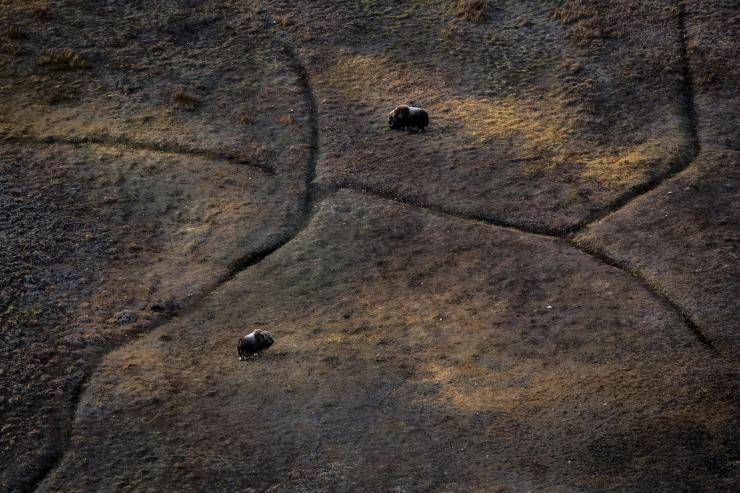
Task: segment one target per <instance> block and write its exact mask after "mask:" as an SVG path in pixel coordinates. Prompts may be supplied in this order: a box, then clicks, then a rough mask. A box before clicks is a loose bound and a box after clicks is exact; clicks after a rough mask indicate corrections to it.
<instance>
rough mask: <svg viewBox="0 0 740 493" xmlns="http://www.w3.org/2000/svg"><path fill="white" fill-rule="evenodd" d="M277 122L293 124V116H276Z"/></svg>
mask: <svg viewBox="0 0 740 493" xmlns="http://www.w3.org/2000/svg"><path fill="white" fill-rule="evenodd" d="M278 122H280V123H282V124H283V125H295V118H293V115H283V116H281V117H280V118H278Z"/></svg>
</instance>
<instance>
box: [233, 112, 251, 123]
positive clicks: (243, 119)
mask: <svg viewBox="0 0 740 493" xmlns="http://www.w3.org/2000/svg"><path fill="white" fill-rule="evenodd" d="M237 120H239V123H241V124H242V125H253V124H254V118H252V116H251V115H249V114H248V113H247V112H246V111H242V112H240V113H239V114H238V115H237Z"/></svg>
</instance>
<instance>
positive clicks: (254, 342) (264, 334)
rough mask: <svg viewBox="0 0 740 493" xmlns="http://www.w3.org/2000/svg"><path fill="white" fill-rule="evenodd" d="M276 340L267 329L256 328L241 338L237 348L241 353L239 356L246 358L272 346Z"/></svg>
mask: <svg viewBox="0 0 740 493" xmlns="http://www.w3.org/2000/svg"><path fill="white" fill-rule="evenodd" d="M274 342H275V338H274V337H273V336H272V334H271V333H269V332H268V331H266V330H259V329H258V330H255V331H253V332H250V333H249V334H247V335H245V336H244V337H242V338H240V339H239V342H238V343H237V346H236V349H237V352H238V353H239V358H240V359H244V358H246V357H247V356H249V355H251V354H255V353H259V352H260V351H264V350H265V349H267V348H269V347H270V346H272V344H273V343H274Z"/></svg>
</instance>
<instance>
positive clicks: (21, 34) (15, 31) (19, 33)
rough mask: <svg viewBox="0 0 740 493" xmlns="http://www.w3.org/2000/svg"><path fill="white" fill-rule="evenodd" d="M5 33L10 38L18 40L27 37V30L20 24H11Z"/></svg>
mask: <svg viewBox="0 0 740 493" xmlns="http://www.w3.org/2000/svg"><path fill="white" fill-rule="evenodd" d="M5 35H6V36H7V37H8V38H10V39H15V40H18V39H24V38H25V37H26V32H25V31H24V30H23V29H21V28H20V27H18V26H10V27H9V28H8V29H6V30H5Z"/></svg>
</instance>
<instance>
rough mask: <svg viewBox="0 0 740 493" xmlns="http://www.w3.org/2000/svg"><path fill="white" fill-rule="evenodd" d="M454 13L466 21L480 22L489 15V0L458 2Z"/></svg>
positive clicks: (462, 0) (459, 0) (464, 0)
mask: <svg viewBox="0 0 740 493" xmlns="http://www.w3.org/2000/svg"><path fill="white" fill-rule="evenodd" d="M453 11H454V12H455V15H456V16H458V17H460V18H462V19H465V20H466V21H473V22H480V21H482V20H483V19H485V18H486V15H488V0H456V1H455V5H454V7H453Z"/></svg>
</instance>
